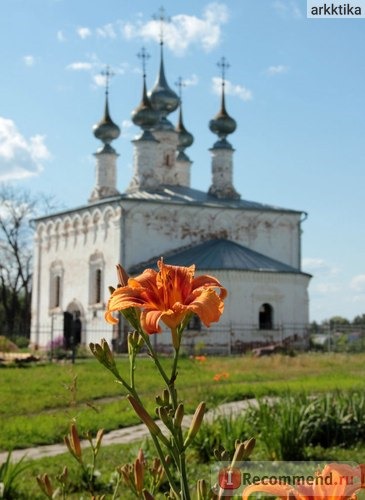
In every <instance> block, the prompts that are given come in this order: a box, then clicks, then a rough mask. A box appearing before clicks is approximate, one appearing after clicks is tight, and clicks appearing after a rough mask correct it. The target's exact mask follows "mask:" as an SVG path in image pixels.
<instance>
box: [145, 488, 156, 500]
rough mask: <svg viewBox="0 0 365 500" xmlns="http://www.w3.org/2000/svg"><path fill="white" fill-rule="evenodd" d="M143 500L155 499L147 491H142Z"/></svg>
mask: <svg viewBox="0 0 365 500" xmlns="http://www.w3.org/2000/svg"><path fill="white" fill-rule="evenodd" d="M142 494H143V498H144V500H155V497H154V496H153V495H151V493H150V492H149V491H147V490H143V491H142Z"/></svg>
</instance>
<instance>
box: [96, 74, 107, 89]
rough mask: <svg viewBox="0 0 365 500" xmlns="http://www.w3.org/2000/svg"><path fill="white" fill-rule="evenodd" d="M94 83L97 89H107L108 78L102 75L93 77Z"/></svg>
mask: <svg viewBox="0 0 365 500" xmlns="http://www.w3.org/2000/svg"><path fill="white" fill-rule="evenodd" d="M93 82H94V84H95V85H96V86H97V87H105V85H106V77H105V75H102V74H100V73H98V74H96V75H94V76H93Z"/></svg>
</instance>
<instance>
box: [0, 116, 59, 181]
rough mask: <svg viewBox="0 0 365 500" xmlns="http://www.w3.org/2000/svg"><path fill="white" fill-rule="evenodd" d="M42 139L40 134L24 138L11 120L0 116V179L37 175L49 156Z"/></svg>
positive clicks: (6, 179)
mask: <svg viewBox="0 0 365 500" xmlns="http://www.w3.org/2000/svg"><path fill="white" fill-rule="evenodd" d="M44 141H45V137H44V136H42V135H34V136H33V137H30V139H26V138H25V137H24V136H23V135H22V134H21V133H20V132H19V131H18V129H17V127H16V125H15V123H14V122H13V121H12V120H9V119H6V118H2V117H0V180H1V181H8V180H14V179H23V178H26V177H30V176H34V175H38V174H39V173H40V172H41V171H42V170H43V163H44V161H45V160H48V159H49V158H50V153H49V151H48V149H47V146H46V145H45V142H44Z"/></svg>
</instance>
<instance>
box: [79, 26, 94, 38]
mask: <svg viewBox="0 0 365 500" xmlns="http://www.w3.org/2000/svg"><path fill="white" fill-rule="evenodd" d="M76 33H77V34H78V35H79V37H80V38H82V40H85V38H88V37H89V36H91V29H90V28H86V27H85V26H80V27H79V28H77V29H76Z"/></svg>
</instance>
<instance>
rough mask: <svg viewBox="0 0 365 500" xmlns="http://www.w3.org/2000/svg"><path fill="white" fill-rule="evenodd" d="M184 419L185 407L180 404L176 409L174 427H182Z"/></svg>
mask: <svg viewBox="0 0 365 500" xmlns="http://www.w3.org/2000/svg"><path fill="white" fill-rule="evenodd" d="M183 417H184V405H183V403H180V404H179V405H178V407H177V408H176V412H175V417H174V427H175V428H176V429H177V428H179V427H181V424H182V419H183Z"/></svg>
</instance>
